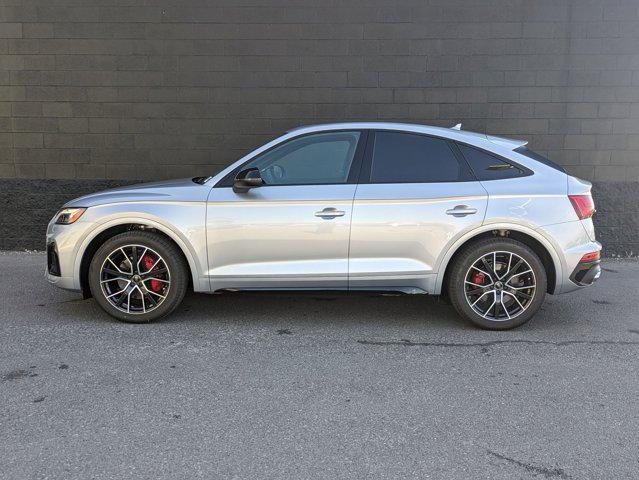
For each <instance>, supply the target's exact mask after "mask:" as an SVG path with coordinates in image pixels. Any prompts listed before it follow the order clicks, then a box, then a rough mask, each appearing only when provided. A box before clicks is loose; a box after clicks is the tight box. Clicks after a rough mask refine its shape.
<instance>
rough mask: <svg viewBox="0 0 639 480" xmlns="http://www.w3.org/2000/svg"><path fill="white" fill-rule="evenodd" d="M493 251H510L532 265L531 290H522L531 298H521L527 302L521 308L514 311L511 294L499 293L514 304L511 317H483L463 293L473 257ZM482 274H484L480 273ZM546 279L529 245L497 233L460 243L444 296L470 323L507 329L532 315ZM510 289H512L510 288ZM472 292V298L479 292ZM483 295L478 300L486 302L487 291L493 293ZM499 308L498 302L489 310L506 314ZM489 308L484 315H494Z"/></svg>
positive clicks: (539, 302)
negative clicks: (446, 293)
mask: <svg viewBox="0 0 639 480" xmlns="http://www.w3.org/2000/svg"><path fill="white" fill-rule="evenodd" d="M496 251H498V252H507V253H512V254H514V255H516V256H519V257H520V258H521V259H523V260H525V262H527V263H528V265H529V266H530V269H532V273H533V274H534V277H530V278H533V280H534V282H535V287H534V289H533V290H532V291H531V290H523V291H522V292H524V294H529V295H528V296H529V297H532V298H530V299H527V300H524V301H525V302H528V303H525V304H524V306H525V308H524V309H523V310H521V311H520V312H519V313H517V310H516V309H517V308H518V306H517V305H516V304H515V303H514V302H515V300H514V299H511V297H512V295H510V294H502V297H503V298H504V299H509V300H507V301H508V302H510V303H511V304H512V305H514V306H515V308H514V309H513V318H510V319H508V318H505V319H503V320H502V319H495V318H485V317H484V316H482V315H481V314H480V313H478V311H476V310H475V308H473V307H472V306H471V303H470V301H469V300H468V299H467V296H466V288H467V284H466V280H467V275H469V272H473V271H474V268H473V265H474V264H475V263H476V262H477V261H479V259H481V258H482V257H483V256H484V255H489V254H491V253H492V252H496ZM502 255H504V254H502ZM502 258H505V257H502ZM514 258H516V257H514ZM493 263H495V262H493ZM497 263H498V265H503V263H499V261H498V262H497ZM504 263H505V262H504ZM489 265H490V263H489ZM502 268H503V267H502ZM506 268H507V267H506ZM502 275H503V274H502ZM482 277H484V276H483V275H482ZM522 277H524V275H522ZM502 278H506V276H502ZM489 281H490V280H488V282H489ZM547 282H548V280H547V275H546V270H545V268H544V265H543V263H542V262H541V260H540V259H539V257H538V256H537V254H536V253H535V252H534V251H533V250H532V249H531V248H530V247H528V246H527V245H525V244H523V243H521V242H518V241H516V240H512V239H510V238H501V237H499V238H489V239H486V240H479V241H477V242H474V243H472V244H469V245H467V246H466V247H464V249H463V250H462V251H461V252H460V253H459V254H458V255H457V256H456V257H455V259H454V261H453V264H452V266H451V271H450V275H449V276H448V283H447V285H446V287H447V291H448V296H449V298H450V301H451V303H452V305H453V307H454V308H455V310H456V311H457V313H459V315H461V316H462V317H463V318H465V319H467V320H469V321H470V322H472V323H473V324H475V325H476V326H478V327H480V328H484V329H488V330H509V329H511V328H516V327H519V326H520V325H523V324H524V323H526V322H527V321H528V320H530V319H531V318H532V317H533V315H535V313H537V311H538V310H539V308H540V307H541V305H542V303H543V302H544V298H545V296H546V290H547ZM502 283H503V282H502ZM473 288H474V287H473V286H471V287H468V289H473ZM501 288H503V290H500V293H501V292H502V291H506V290H509V289H508V288H507V287H501ZM489 289H490V287H486V290H489ZM493 289H494V287H493ZM486 290H483V291H486ZM511 292H512V293H516V292H514V291H511ZM476 295H477V297H471V298H472V299H473V300H474V299H476V298H478V297H479V295H481V293H478V294H476ZM486 295H487V297H486V298H487V299H488V300H482V301H487V302H490V295H493V294H492V293H486ZM497 307H499V311H498V310H497ZM477 308H479V307H477ZM503 310H504V308H503V306H499V305H498V306H496V307H494V310H492V311H493V312H494V314H495V315H499V314H501V315H506V313H505V312H504V311H503ZM489 312H491V310H490V308H487V311H486V312H485V315H487V316H494V314H489Z"/></svg>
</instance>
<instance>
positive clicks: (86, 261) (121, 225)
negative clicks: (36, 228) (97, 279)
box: [75, 218, 202, 298]
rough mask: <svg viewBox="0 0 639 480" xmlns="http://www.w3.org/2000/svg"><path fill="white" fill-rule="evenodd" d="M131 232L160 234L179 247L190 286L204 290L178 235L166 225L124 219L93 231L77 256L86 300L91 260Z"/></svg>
mask: <svg viewBox="0 0 639 480" xmlns="http://www.w3.org/2000/svg"><path fill="white" fill-rule="evenodd" d="M131 230H142V231H152V232H155V233H158V234H160V235H162V236H163V237H165V238H166V239H167V240H169V241H170V242H172V243H173V244H174V245H175V246H177V248H178V250H179V251H180V252H181V253H182V255H183V257H184V260H185V261H186V266H187V268H188V274H189V279H190V281H189V283H190V286H191V287H193V288H196V287H199V288H198V291H199V290H200V289H201V288H202V287H201V286H199V285H198V279H199V270H198V267H197V263H196V262H195V259H194V257H193V254H192V253H191V252H190V250H189V249H188V247H187V245H186V244H185V242H184V241H183V240H182V239H181V238H180V237H179V236H178V234H177V233H175V232H173V231H172V230H171V229H170V228H168V227H166V226H165V225H163V224H161V223H159V222H155V221H153V220H150V219H145V218H124V219H118V220H116V221H111V222H107V223H105V224H102V225H101V226H100V228H97V229H95V230H93V231H92V232H91V235H89V236H87V238H85V239H84V241H83V242H82V245H81V247H80V249H79V251H78V254H77V255H76V261H75V272H76V279H77V281H78V283H79V285H78V286H79V288H80V290H81V291H82V294H83V296H84V297H85V298H88V297H90V296H91V293H90V290H89V284H88V277H89V266H90V265H91V260H92V259H93V255H95V252H97V250H98V249H99V248H100V246H101V245H102V244H104V242H106V241H107V240H108V239H109V238H112V237H114V236H115V235H118V234H120V233H123V232H127V231H131Z"/></svg>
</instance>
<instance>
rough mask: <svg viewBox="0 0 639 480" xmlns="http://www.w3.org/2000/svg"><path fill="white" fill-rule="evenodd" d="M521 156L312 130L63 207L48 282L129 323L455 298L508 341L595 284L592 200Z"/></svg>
mask: <svg viewBox="0 0 639 480" xmlns="http://www.w3.org/2000/svg"><path fill="white" fill-rule="evenodd" d="M525 145H526V142H525V141H519V140H510V139H506V138H500V137H494V136H487V135H484V134H478V133H472V132H467V131H463V130H461V129H460V128H459V126H455V127H453V128H450V129H449V128H440V127H429V126H421V125H407V124H397V123H336V124H330V125H318V126H310V127H302V128H298V129H295V130H292V131H290V132H288V133H286V134H285V135H283V136H281V137H279V138H276V139H275V140H273V141H271V142H269V143H267V144H266V145H263V146H262V147H260V148H258V149H257V150H255V151H253V152H251V153H249V154H248V155H246V156H245V157H243V158H241V159H240V160H238V161H237V162H235V163H233V164H232V165H231V166H229V167H228V168H226V169H224V170H222V171H221V172H220V173H218V174H217V175H214V176H211V177H196V178H192V179H191V178H188V179H182V180H172V181H164V182H156V183H147V184H141V185H133V186H128V187H123V188H116V189H113V190H107V191H103V192H99V193H95V194H93V195H87V196H84V197H80V198H77V199H75V200H72V201H70V202H68V203H67V204H66V205H64V206H63V207H62V209H61V210H60V211H59V212H58V213H57V214H56V215H55V217H54V218H53V219H52V220H51V222H50V223H49V225H48V229H47V237H46V244H47V254H48V255H47V262H48V265H47V278H48V280H49V281H50V282H51V283H53V284H54V285H56V286H58V287H62V288H65V289H69V290H73V291H77V292H82V293H83V294H84V295H85V296H87V297H88V296H93V297H94V298H95V300H96V301H97V302H98V303H99V304H100V306H101V307H102V308H103V309H104V310H105V311H106V312H108V313H109V314H110V315H112V316H114V317H116V318H118V319H120V320H123V321H126V322H134V323H142V322H149V321H151V320H154V319H157V318H159V317H162V316H164V315H167V314H169V313H170V312H172V311H173V310H174V309H175V308H176V307H177V306H178V305H179V304H180V302H181V301H182V298H183V297H184V294H185V292H186V291H187V289H189V288H191V289H193V290H194V291H195V292H206V293H216V292H223V291H242V290H346V291H357V290H366V291H380V292H403V293H408V294H429V295H440V294H442V295H446V296H447V297H448V298H449V299H450V303H452V305H453V307H454V308H455V310H456V311H457V312H458V313H459V314H460V315H461V316H463V317H465V318H466V319H468V320H470V321H471V322H472V323H474V324H475V325H477V326H479V327H482V328H488V329H499V330H501V329H508V328H513V327H516V326H519V325H522V324H523V323H525V322H526V321H528V320H529V319H530V318H531V317H532V316H533V315H534V314H535V312H537V310H539V308H540V306H541V304H542V302H543V301H544V297H545V295H546V294H559V293H565V292H570V291H573V290H577V289H579V288H581V287H584V286H586V285H590V284H592V283H593V282H594V281H595V280H596V279H597V278H598V277H599V275H600V273H601V270H600V265H599V264H600V258H599V257H600V250H601V244H600V243H599V242H597V241H596V239H595V232H594V228H593V223H592V220H591V217H592V215H593V213H594V211H595V209H594V204H593V200H592V196H591V184H590V183H588V182H586V181H583V180H580V179H578V178H575V177H573V176H570V175H568V174H566V172H565V171H564V170H563V169H562V168H561V167H560V166H558V165H556V164H554V163H553V162H552V161H550V160H548V159H547V158H545V157H543V156H541V155H539V154H537V153H535V152H533V151H531V150H529V149H528V148H526V146H525Z"/></svg>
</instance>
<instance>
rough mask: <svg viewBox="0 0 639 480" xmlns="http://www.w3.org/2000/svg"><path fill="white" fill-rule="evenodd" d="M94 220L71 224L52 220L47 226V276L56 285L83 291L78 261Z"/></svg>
mask: <svg viewBox="0 0 639 480" xmlns="http://www.w3.org/2000/svg"><path fill="white" fill-rule="evenodd" d="M93 225H94V224H93V222H83V221H81V220H79V221H77V222H75V223H73V224H71V225H57V224H55V223H54V222H53V220H52V221H51V223H49V225H48V227H47V238H46V246H47V266H46V268H45V277H46V279H47V280H48V282H49V283H51V284H52V285H55V286H56V287H60V288H64V289H65V290H72V291H74V292H79V291H81V286H80V275H79V264H77V263H76V260H77V256H78V251H79V248H80V245H81V244H82V240H83V239H84V238H85V237H86V234H87V232H88V231H90V230H91V228H92V226H93Z"/></svg>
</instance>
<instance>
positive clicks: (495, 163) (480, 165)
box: [457, 144, 527, 180]
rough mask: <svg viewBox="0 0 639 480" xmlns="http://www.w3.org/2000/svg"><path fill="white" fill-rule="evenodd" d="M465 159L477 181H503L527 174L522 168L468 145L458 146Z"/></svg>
mask: <svg viewBox="0 0 639 480" xmlns="http://www.w3.org/2000/svg"><path fill="white" fill-rule="evenodd" d="M457 145H458V147H459V149H460V150H461V152H462V154H463V155H464V158H465V159H466V161H467V162H468V164H469V165H470V168H472V169H473V172H474V173H475V177H477V180H502V179H504V178H516V177H523V176H525V175H526V174H527V172H526V171H524V170H523V169H521V168H518V167H516V166H515V165H511V164H510V163H508V162H505V161H504V160H502V159H500V158H499V157H496V156H494V155H491V154H490V153H487V152H484V151H483V150H479V149H477V148H473V147H469V146H468V145H462V144H457Z"/></svg>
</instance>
